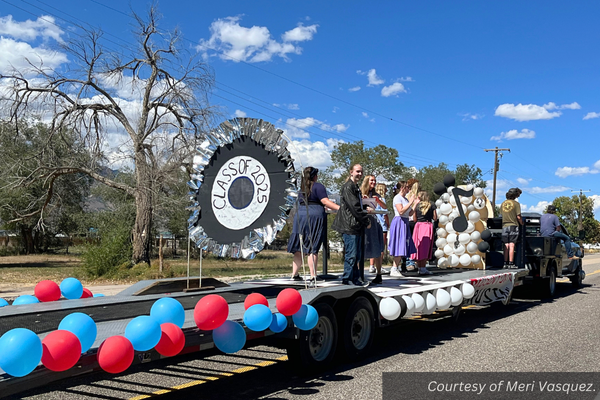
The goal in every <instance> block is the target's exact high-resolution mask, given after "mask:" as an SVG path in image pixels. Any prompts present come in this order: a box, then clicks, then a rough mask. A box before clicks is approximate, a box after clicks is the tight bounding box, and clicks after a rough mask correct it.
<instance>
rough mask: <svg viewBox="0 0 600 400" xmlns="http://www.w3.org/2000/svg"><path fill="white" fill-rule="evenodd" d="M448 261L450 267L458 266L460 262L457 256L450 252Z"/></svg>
mask: <svg viewBox="0 0 600 400" xmlns="http://www.w3.org/2000/svg"><path fill="white" fill-rule="evenodd" d="M448 262H449V263H450V265H451V266H452V267H458V264H459V263H460V258H458V256H457V255H456V254H450V256H448Z"/></svg>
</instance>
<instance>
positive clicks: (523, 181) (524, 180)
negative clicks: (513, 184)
mask: <svg viewBox="0 0 600 400" xmlns="http://www.w3.org/2000/svg"><path fill="white" fill-rule="evenodd" d="M529 181H531V179H525V178H517V182H519V183H520V184H521V185H529Z"/></svg>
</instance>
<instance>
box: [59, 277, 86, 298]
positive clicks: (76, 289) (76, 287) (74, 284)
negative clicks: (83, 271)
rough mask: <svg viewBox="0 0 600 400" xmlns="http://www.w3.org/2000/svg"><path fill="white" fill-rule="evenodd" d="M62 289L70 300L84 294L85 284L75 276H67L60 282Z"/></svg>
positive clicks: (63, 293)
mask: <svg viewBox="0 0 600 400" xmlns="http://www.w3.org/2000/svg"><path fill="white" fill-rule="evenodd" d="M60 291H61V293H62V295H63V296H65V298H67V299H69V300H73V299H80V298H81V295H82V294H83V285H82V284H81V282H79V280H77V279H75V278H66V279H63V281H62V282H61V283H60Z"/></svg>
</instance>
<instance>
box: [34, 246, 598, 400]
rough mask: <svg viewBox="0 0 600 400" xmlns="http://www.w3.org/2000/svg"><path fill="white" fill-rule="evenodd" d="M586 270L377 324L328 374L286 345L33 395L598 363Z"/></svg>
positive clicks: (594, 302) (367, 384)
mask: <svg viewBox="0 0 600 400" xmlns="http://www.w3.org/2000/svg"><path fill="white" fill-rule="evenodd" d="M584 269H585V271H586V273H587V274H588V277H587V278H586V280H585V286H584V287H583V288H582V289H579V290H577V291H576V290H574V289H573V288H572V287H571V284H570V283H569V282H568V281H567V282H563V283H559V285H558V289H557V296H556V297H555V299H553V300H551V301H539V300H535V299H517V300H514V301H513V302H512V303H511V305H509V306H501V305H498V306H496V305H495V306H493V307H488V308H486V309H467V310H465V311H464V314H463V315H462V317H461V319H460V320H459V322H458V323H453V322H452V321H451V320H449V319H445V320H438V321H414V322H409V323H407V324H405V325H403V326H396V327H393V328H388V329H384V330H380V331H378V333H377V336H376V343H375V345H374V348H373V352H372V356H371V357H369V358H368V359H366V360H364V361H362V362H359V363H354V364H346V365H338V366H337V367H335V368H334V369H332V370H331V371H329V372H328V373H327V374H319V375H312V376H309V377H308V378H303V377H299V376H297V375H295V374H294V373H292V372H291V371H290V370H289V369H288V368H286V366H287V362H286V361H285V359H286V356H285V351H284V350H281V349H278V348H274V347H267V346H258V347H254V348H252V349H249V350H244V351H242V352H240V353H237V354H236V355H233V356H223V355H218V354H216V353H214V354H212V355H209V356H206V357H204V358H202V359H196V356H194V355H188V356H183V357H180V358H178V363H176V364H173V363H172V360H171V361H170V362H166V361H165V362H158V363H153V364H151V365H148V366H144V365H141V366H136V367H135V368H131V369H130V370H129V371H128V373H127V374H125V375H119V376H117V377H113V376H109V375H108V374H104V373H98V374H94V375H91V376H84V377H80V378H74V379H71V380H69V381H68V382H63V383H60V384H55V385H52V386H48V387H46V388H44V390H43V391H36V392H30V393H27V394H26V398H31V399H82V398H99V399H112V398H124V399H126V398H145V397H146V395H147V394H152V393H155V394H154V395H152V398H156V399H160V400H170V399H180V398H185V399H187V398H202V399H230V398H231V399H251V398H252V399H253V398H265V399H301V398H306V396H307V395H310V398H311V400H312V399H344V400H349V399H377V398H381V396H382V392H381V381H382V373H383V372H421V371H424V372H431V373H432V376H433V375H434V374H435V372H436V371H465V372H474V371H486V372H490V371H539V372H549V371H557V372H560V371H563V372H565V371H572V372H578V371H594V372H600V363H599V362H598V360H600V336H599V335H598V321H599V320H600V309H599V307H598V305H599V304H600V290H599V288H600V255H598V256H595V255H594V256H587V257H586V258H585V262H584Z"/></svg>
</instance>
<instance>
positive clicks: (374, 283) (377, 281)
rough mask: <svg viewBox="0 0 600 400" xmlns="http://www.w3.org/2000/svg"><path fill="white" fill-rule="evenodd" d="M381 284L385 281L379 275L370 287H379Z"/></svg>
mask: <svg viewBox="0 0 600 400" xmlns="http://www.w3.org/2000/svg"><path fill="white" fill-rule="evenodd" d="M381 282H383V279H381V275H377V276H376V277H375V278H374V279H373V280H372V281H371V283H370V285H378V284H380V283H381Z"/></svg>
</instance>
